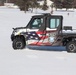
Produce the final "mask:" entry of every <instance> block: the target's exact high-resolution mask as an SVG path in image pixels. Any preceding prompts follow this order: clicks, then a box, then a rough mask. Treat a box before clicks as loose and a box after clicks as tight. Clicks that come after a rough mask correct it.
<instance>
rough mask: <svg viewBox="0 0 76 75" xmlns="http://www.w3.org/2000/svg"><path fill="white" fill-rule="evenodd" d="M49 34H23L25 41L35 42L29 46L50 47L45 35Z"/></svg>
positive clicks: (31, 32)
mask: <svg viewBox="0 0 76 75" xmlns="http://www.w3.org/2000/svg"><path fill="white" fill-rule="evenodd" d="M48 33H50V32H47V31H45V32H44V31H30V32H24V33H23V34H25V36H26V40H35V41H33V42H31V43H30V45H51V43H49V40H48V38H49V35H46V34H48Z"/></svg>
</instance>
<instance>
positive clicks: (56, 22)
mask: <svg viewBox="0 0 76 75" xmlns="http://www.w3.org/2000/svg"><path fill="white" fill-rule="evenodd" d="M59 24H60V19H56V18H55V19H54V18H52V19H50V28H51V29H54V28H57V27H58V26H59Z"/></svg>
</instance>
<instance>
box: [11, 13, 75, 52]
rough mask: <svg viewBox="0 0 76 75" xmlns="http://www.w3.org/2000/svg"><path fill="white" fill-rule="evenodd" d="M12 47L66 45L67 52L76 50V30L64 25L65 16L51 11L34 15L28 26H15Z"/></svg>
mask: <svg viewBox="0 0 76 75" xmlns="http://www.w3.org/2000/svg"><path fill="white" fill-rule="evenodd" d="M11 40H12V47H13V48H14V49H23V48H25V47H26V45H31V46H35V45H36V46H65V47H66V50H67V52H72V53H74V52H76V32H75V30H73V29H72V26H63V16H61V15H50V14H49V13H46V14H41V15H34V16H32V18H31V20H30V22H29V23H28V25H27V26H26V27H18V28H13V32H12V35H11Z"/></svg>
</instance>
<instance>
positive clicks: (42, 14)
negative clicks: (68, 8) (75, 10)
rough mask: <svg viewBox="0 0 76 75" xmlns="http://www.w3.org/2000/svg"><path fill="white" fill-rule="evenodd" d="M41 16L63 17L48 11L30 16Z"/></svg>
mask: <svg viewBox="0 0 76 75" xmlns="http://www.w3.org/2000/svg"><path fill="white" fill-rule="evenodd" d="M40 16H41V17H43V16H58V17H62V18H63V16H62V15H51V14H50V13H41V14H38V15H34V16H32V17H40Z"/></svg>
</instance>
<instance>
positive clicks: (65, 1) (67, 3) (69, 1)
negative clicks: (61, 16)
mask: <svg viewBox="0 0 76 75" xmlns="http://www.w3.org/2000/svg"><path fill="white" fill-rule="evenodd" d="M51 1H53V2H54V6H55V7H56V8H66V10H67V9H69V8H72V7H73V2H74V0H51Z"/></svg>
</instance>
